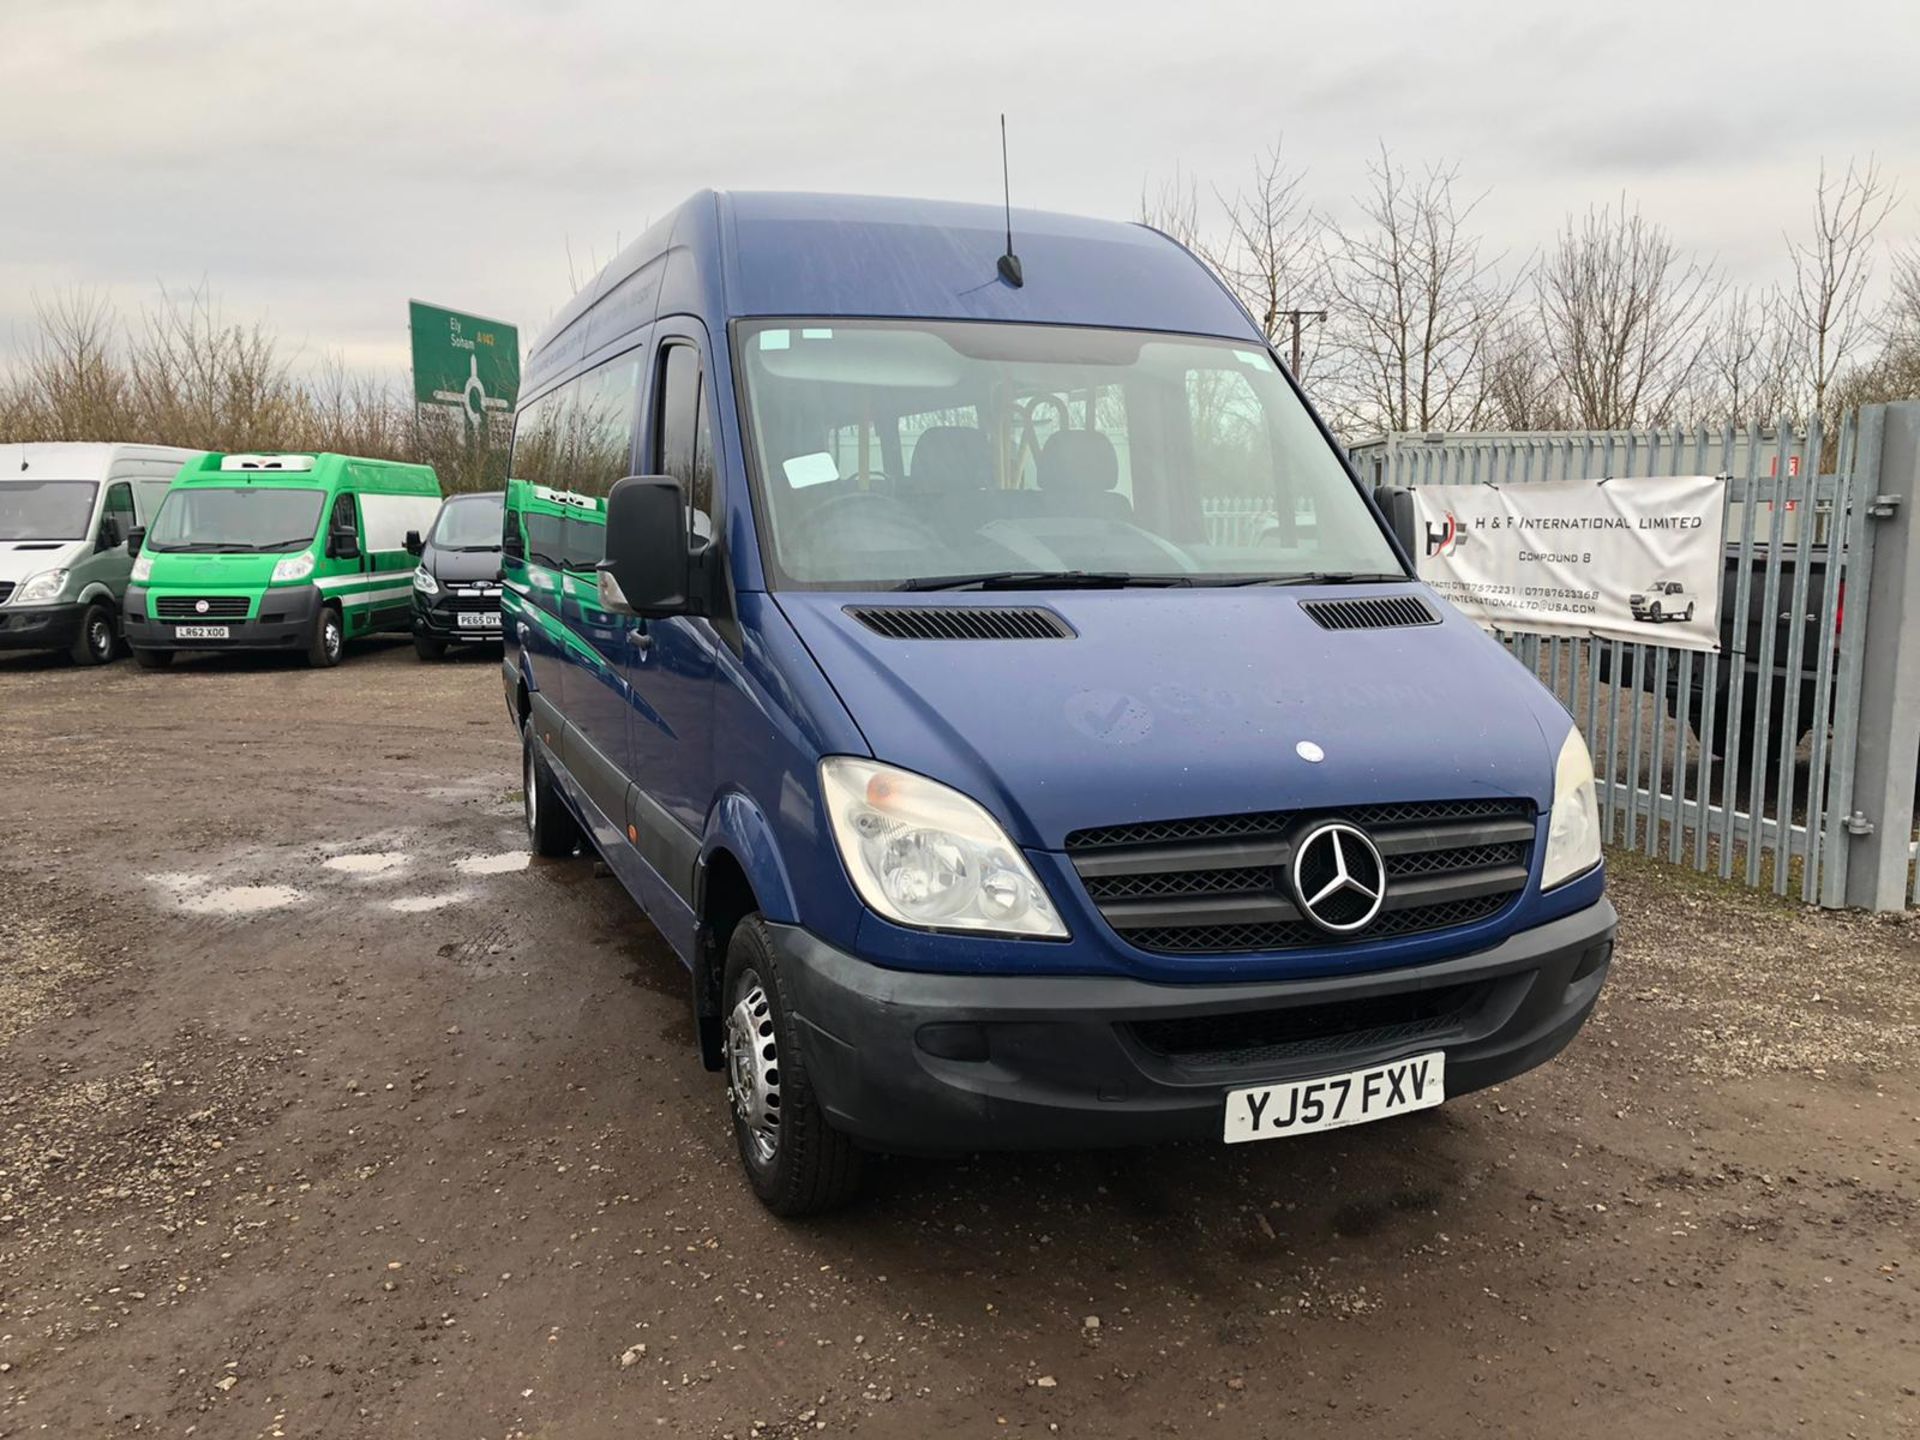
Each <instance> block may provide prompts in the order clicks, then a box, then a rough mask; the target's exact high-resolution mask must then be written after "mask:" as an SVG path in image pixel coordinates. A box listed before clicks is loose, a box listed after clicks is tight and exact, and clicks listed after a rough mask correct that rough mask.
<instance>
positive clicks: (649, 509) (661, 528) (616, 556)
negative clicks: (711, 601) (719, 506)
mask: <svg viewBox="0 0 1920 1440" xmlns="http://www.w3.org/2000/svg"><path fill="white" fill-rule="evenodd" d="M710 547H711V542H710V541H708V540H706V539H704V538H701V539H698V540H689V538H688V534H687V499H686V492H685V491H684V490H683V489H682V488H681V485H680V482H679V481H678V480H676V479H674V478H673V477H672V476H670V475H629V476H628V477H627V478H626V479H624V480H622V481H621V482H620V483H619V484H617V485H615V486H614V487H613V489H612V490H611V491H610V492H609V493H608V495H607V549H606V559H604V560H602V561H601V562H600V566H599V568H600V569H601V570H602V571H604V572H605V573H607V574H609V575H611V576H612V577H613V581H614V584H615V585H616V586H618V587H619V591H620V595H621V598H622V599H624V600H625V602H626V606H627V608H628V609H630V610H632V611H633V613H634V614H636V615H639V616H642V617H644V618H646V619H661V618H664V617H666V616H669V615H704V614H705V613H706V612H707V605H706V595H705V589H706V587H705V585H704V584H703V583H699V582H700V581H701V580H702V579H703V578H704V575H705V573H706V568H707V567H706V560H707V551H708V550H709V549H710Z"/></svg>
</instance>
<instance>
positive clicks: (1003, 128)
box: [1000, 110, 1027, 290]
mask: <svg viewBox="0 0 1920 1440" xmlns="http://www.w3.org/2000/svg"><path fill="white" fill-rule="evenodd" d="M1000 196H1001V199H1002V200H1003V201H1005V203H1006V207H1007V253H1006V254H1004V255H1002V256H1001V257H1000V278H1001V279H1002V280H1004V281H1006V282H1007V283H1008V284H1009V285H1011V286H1013V288H1014V289H1016V290H1018V289H1019V288H1020V287H1021V286H1022V285H1024V284H1026V283H1027V280H1026V276H1024V275H1023V274H1021V273H1020V257H1019V256H1018V255H1016V254H1014V253H1013V187H1012V185H1011V184H1010V183H1009V181H1008V180H1007V115H1006V112H1005V111H1004V110H1003V111H1001V112H1000Z"/></svg>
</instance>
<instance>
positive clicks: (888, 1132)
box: [770, 900, 1615, 1152]
mask: <svg viewBox="0 0 1920 1440" xmlns="http://www.w3.org/2000/svg"><path fill="white" fill-rule="evenodd" d="M1614 924H1615V916H1614V911H1613V906H1612V905H1611V904H1609V903H1608V902H1607V901H1605V900H1601V901H1599V902H1598V903H1596V904H1594V905H1592V906H1590V907H1589V908H1587V909H1586V910H1583V911H1580V912H1579V913H1577V914H1574V915H1569V916H1566V917H1564V918H1562V919H1559V920H1554V921H1549V922H1548V923H1547V924H1544V925H1540V926H1537V927H1535V928H1534V929H1532V930H1525V931H1522V932H1520V933H1519V934H1517V935H1514V936H1512V937H1510V938H1509V939H1508V940H1506V941H1505V942H1503V943H1502V944H1500V945H1498V946H1495V947H1494V948H1493V949H1491V950H1484V951H1481V952H1479V953H1478V954H1474V955H1466V956H1461V957H1459V958H1457V959H1453V960H1446V961H1439V962H1436V963H1434V964H1431V965H1423V966H1420V967H1418V968H1411V969H1405V970H1392V971H1385V972H1378V973H1374V974H1361V975H1341V976H1333V977H1323V978H1318V979H1310V980H1288V981H1274V982H1261V983H1255V984H1230V985H1159V984H1151V983H1148V982H1145V981H1140V980H1129V979H1122V978H1107V977H1098V976H1005V975H1001V976H962V975H926V974H919V973H913V972H907V971H899V970H887V969H883V968H881V967H879V966H876V965H871V964H868V963H867V962H866V961H863V960H860V959H858V958H856V957H855V956H852V955H849V954H846V953H845V952H843V951H841V950H838V949H836V948H835V947H833V946H830V945H827V944H826V943H825V942H823V941H821V940H820V939H819V938H817V937H816V936H814V935H812V934H810V933H809V932H807V931H805V930H802V929H799V928H797V927H793V926H773V927H770V928H771V929H772V931H773V935H774V939H775V944H776V948H777V950H778V952H779V954H780V957H781V960H782V962H783V965H784V967H785V969H786V972H787V974H788V976H789V977H790V979H791V981H792V992H793V994H794V996H795V1000H796V1010H797V1012H798V1019H799V1022H800V1023H801V1024H802V1025H804V1026H805V1028H806V1031H807V1035H808V1040H809V1042H810V1054H809V1071H810V1074H811V1076H812V1079H813V1082H814V1085H815V1087H816V1089H817V1091H818V1093H819V1095H820V1098H821V1101H822V1103H823V1104H824V1106H825V1107H826V1110H827V1113H828V1115H829V1116H830V1117H831V1119H832V1120H833V1123H834V1124H835V1125H836V1126H838V1127H839V1128H840V1129H842V1130H844V1131H846V1132H847V1133H849V1134H851V1135H853V1136H855V1137H856V1138H858V1139H860V1140H861V1141H863V1142H865V1143H867V1144H869V1145H872V1146H874V1147H876V1148H880V1149H888V1150H902V1151H919V1152H942V1151H945V1152H953V1151H965V1150H1005V1149H1055V1148H1059V1149H1075V1148H1083V1147H1089V1146H1106V1145H1131V1144H1140V1143H1146V1142H1153V1141H1162V1140H1178V1139H1213V1140H1218V1139H1220V1138H1221V1132H1222V1128H1223V1124H1224V1120H1223V1115H1224V1103H1225V1096H1226V1093H1227V1091H1229V1090H1232V1089H1236V1088H1239V1087H1242V1086H1247V1085H1259V1084H1264V1083H1269V1082H1280V1081H1287V1080H1296V1079H1303V1078H1308V1077H1312V1076H1318V1075H1327V1074H1333V1073H1338V1072H1341V1071H1347V1070H1355V1069H1360V1068H1362V1067H1365V1066H1369V1065H1374V1064H1378V1063H1381V1062H1384V1061H1388V1060H1395V1059H1400V1058H1403V1057H1405V1056H1408V1055H1414V1054H1424V1053H1426V1052H1428V1051H1433V1050H1444V1051H1445V1052H1446V1056H1447V1062H1446V1063H1447V1068H1446V1075H1447V1093H1448V1095H1449V1096H1454V1095H1460V1094H1464V1093H1466V1092H1468V1091H1472V1090H1477V1089H1480V1088H1482V1087H1483V1086H1487V1085H1493V1084H1497V1083H1498V1082H1500V1081H1502V1080H1506V1079H1509V1078H1510V1077H1512V1076H1514V1075H1518V1074H1520V1073H1521V1072H1522V1071H1525V1070H1530V1069H1532V1068H1533V1067H1534V1066H1536V1065H1539V1064H1541V1063H1543V1062H1544V1061H1546V1060H1548V1059H1551V1058H1552V1057H1553V1056H1554V1055H1555V1054H1557V1053H1558V1052H1559V1051H1560V1050H1561V1048H1562V1047H1564V1046H1565V1045H1566V1044H1567V1042H1568V1041H1570V1040H1571V1039H1572V1038H1573V1036H1574V1035H1575V1033H1576V1032H1577V1031H1578V1030H1579V1029H1580V1026H1581V1025H1582V1024H1583V1023H1585V1021H1586V1018H1587V1015H1588V1014H1589V1013H1590V1012H1591V1011H1592V1009H1593V1005H1594V1001H1595V1000H1596V999H1597V998H1598V996H1599V994H1600V987H1601V986H1602V985H1603V984H1604V983H1605V981H1606V975H1607V970H1608V968H1609V965H1610V964H1611V960H1612V949H1613V932H1614ZM1315 1012H1318V1014H1316V1013H1315ZM928 1027H932V1028H931V1029H929V1028H928Z"/></svg>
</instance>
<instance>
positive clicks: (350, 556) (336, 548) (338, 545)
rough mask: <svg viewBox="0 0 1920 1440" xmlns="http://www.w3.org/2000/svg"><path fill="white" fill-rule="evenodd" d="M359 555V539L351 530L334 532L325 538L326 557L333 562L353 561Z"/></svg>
mask: <svg viewBox="0 0 1920 1440" xmlns="http://www.w3.org/2000/svg"><path fill="white" fill-rule="evenodd" d="M359 555H360V537H359V536H358V535H356V534H355V533H354V532H353V531H351V530H335V531H334V532H333V533H332V534H330V535H328V536H327V556H328V558H329V559H333V560H355V559H358V558H359Z"/></svg>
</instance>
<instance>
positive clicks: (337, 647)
mask: <svg viewBox="0 0 1920 1440" xmlns="http://www.w3.org/2000/svg"><path fill="white" fill-rule="evenodd" d="M345 648H346V632H345V631H344V630H343V629H342V628H341V624H340V612H339V611H338V610H336V609H334V608H333V606H331V605H322V606H321V607H320V613H319V614H318V615H315V616H314V617H313V635H312V637H311V638H310V639H309V640H308V641H307V664H308V665H310V666H312V667H313V668H314V669H315V670H331V669H332V668H333V667H334V666H335V665H338V664H339V663H340V652H341V651H342V650H344V649H345Z"/></svg>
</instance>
